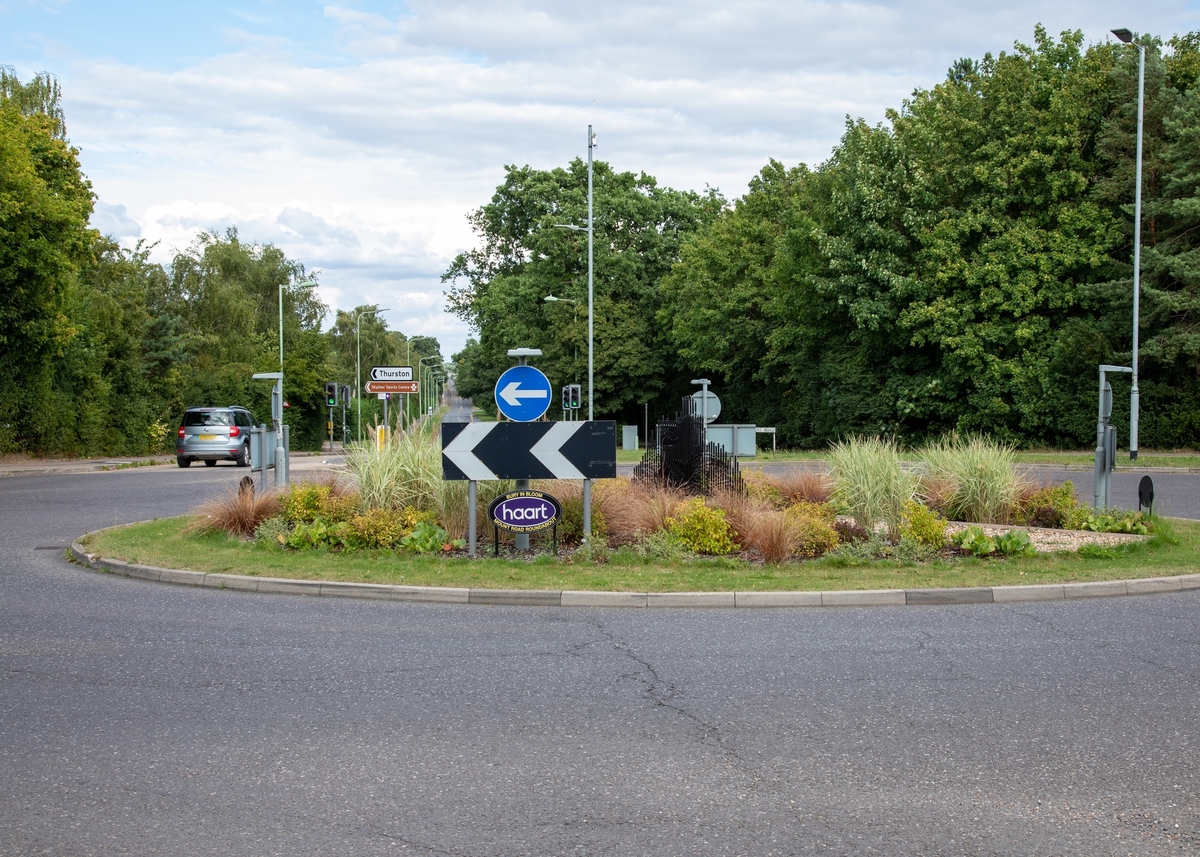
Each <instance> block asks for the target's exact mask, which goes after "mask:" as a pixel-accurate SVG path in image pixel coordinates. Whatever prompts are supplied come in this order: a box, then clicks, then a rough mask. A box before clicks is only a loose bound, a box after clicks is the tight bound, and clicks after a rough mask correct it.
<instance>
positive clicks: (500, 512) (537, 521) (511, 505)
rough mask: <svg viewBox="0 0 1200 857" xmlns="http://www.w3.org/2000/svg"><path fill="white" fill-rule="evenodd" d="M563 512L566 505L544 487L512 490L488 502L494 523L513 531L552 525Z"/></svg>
mask: <svg viewBox="0 0 1200 857" xmlns="http://www.w3.org/2000/svg"><path fill="white" fill-rule="evenodd" d="M561 515H562V505H561V504H560V503H559V502H558V501H557V500H556V499H554V498H553V497H551V496H550V495H549V494H546V493H545V492H542V491H509V492H508V493H507V494H501V495H500V496H499V497H497V498H496V499H495V500H493V501H492V502H491V505H489V506H488V517H490V518H491V519H492V523H493V524H494V525H495V526H497V527H499V528H500V529H502V530H506V531H508V532H510V533H532V532H536V531H537V530H544V529H546V528H547V527H552V526H554V524H555V523H556V522H557V521H558V519H559V517H560V516H561Z"/></svg>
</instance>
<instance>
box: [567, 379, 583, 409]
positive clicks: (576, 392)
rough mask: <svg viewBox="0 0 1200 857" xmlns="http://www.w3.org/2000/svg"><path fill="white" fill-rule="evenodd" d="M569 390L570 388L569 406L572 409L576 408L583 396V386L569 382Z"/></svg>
mask: <svg viewBox="0 0 1200 857" xmlns="http://www.w3.org/2000/svg"><path fill="white" fill-rule="evenodd" d="M570 390H571V407H572V408H573V409H578V408H579V402H580V400H581V399H582V398H583V387H581V386H580V385H579V384H571V385H570Z"/></svg>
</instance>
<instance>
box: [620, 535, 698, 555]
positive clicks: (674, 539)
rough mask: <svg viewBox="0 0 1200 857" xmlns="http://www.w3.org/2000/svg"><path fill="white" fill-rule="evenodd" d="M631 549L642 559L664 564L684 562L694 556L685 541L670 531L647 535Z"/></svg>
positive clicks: (633, 544) (638, 540)
mask: <svg viewBox="0 0 1200 857" xmlns="http://www.w3.org/2000/svg"><path fill="white" fill-rule="evenodd" d="M629 547H630V548H631V549H632V550H633V551H634V552H635V553H636V554H637V555H638V556H640V557H644V558H646V559H652V560H660V561H662V562H682V561H683V560H686V559H688V558H689V557H691V556H692V555H693V551H692V550H691V549H690V548H688V546H687V544H685V543H684V541H683V539H681V538H680V537H679V536H677V535H675V534H674V533H672V532H670V531H668V530H654V531H653V532H650V533H646V534H645V535H643V536H642V537H641V538H639V539H637V540H636V541H634V542H633V543H632V544H631V545H630V546H629Z"/></svg>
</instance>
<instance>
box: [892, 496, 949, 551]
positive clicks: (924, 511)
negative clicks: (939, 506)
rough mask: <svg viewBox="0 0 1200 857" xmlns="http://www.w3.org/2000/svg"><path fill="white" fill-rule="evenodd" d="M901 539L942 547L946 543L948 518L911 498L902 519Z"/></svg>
mask: <svg viewBox="0 0 1200 857" xmlns="http://www.w3.org/2000/svg"><path fill="white" fill-rule="evenodd" d="M900 539H901V540H902V541H903V540H904V539H911V540H912V541H915V542H917V543H919V544H923V545H931V546H933V547H939V548H940V547H942V546H943V545H944V544H946V519H945V518H943V517H942V516H941V515H939V514H938V513H937V512H935V511H933V510H932V509H930V508H929V507H928V506H926V505H925V504H924V503H918V502H917V501H916V500H909V501H908V502H907V503H905V504H904V512H903V517H902V518H901V520H900Z"/></svg>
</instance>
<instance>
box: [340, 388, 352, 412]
mask: <svg viewBox="0 0 1200 857" xmlns="http://www.w3.org/2000/svg"><path fill="white" fill-rule="evenodd" d="M340 395H341V397H342V406H343V407H344V406H346V405H348V404H350V387H349V386H348V385H346V384H343V385H342V392H341V394H340Z"/></svg>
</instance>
